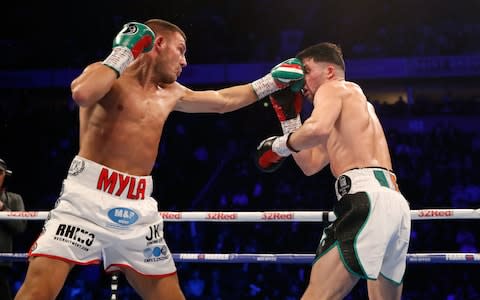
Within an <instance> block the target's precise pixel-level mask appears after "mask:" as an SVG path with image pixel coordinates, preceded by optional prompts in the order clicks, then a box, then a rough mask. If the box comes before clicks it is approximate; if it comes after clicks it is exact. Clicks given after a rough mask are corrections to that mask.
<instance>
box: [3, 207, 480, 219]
mask: <svg viewBox="0 0 480 300" xmlns="http://www.w3.org/2000/svg"><path fill="white" fill-rule="evenodd" d="M48 213H49V212H48V211H1V212H0V220H12V219H14V220H45V219H46V218H47V216H48ZM410 213H411V217H412V220H445V219H453V220H455V219H480V209H452V208H447V209H436V208H433V209H419V210H411V211H410ZM159 214H160V215H161V216H162V217H163V219H164V221H167V222H189V221H196V222H333V221H335V219H336V216H335V214H334V213H333V212H332V211H252V212H245V211H244V212H225V211H205V212H203V211H190V212H173V211H164V212H159Z"/></svg>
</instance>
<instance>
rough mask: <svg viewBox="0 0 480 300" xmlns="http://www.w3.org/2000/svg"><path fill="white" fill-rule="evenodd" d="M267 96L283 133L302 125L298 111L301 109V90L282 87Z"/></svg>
mask: <svg viewBox="0 0 480 300" xmlns="http://www.w3.org/2000/svg"><path fill="white" fill-rule="evenodd" d="M269 98H270V103H272V107H273V109H274V110H275V113H276V115H277V118H278V120H279V121H280V125H281V126H282V130H283V133H284V134H287V133H290V132H293V131H295V130H297V129H298V128H300V126H302V121H301V119H300V112H301V111H302V102H303V95H302V93H301V92H292V91H291V90H290V89H283V90H280V91H277V92H275V93H273V94H271V95H270V97H269Z"/></svg>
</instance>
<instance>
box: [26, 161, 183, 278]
mask: <svg viewBox="0 0 480 300" xmlns="http://www.w3.org/2000/svg"><path fill="white" fill-rule="evenodd" d="M152 189H153V182H152V178H151V176H132V175H129V174H126V173H122V172H118V171H115V170H113V169H110V168H107V167H105V166H102V165H100V164H97V163H95V162H93V161H90V160H87V159H84V158H82V157H79V156H76V157H75V159H74V160H73V162H72V164H71V166H70V169H69V170H68V176H67V178H66V179H65V180H64V182H63V188H62V192H61V194H60V197H59V198H58V200H57V203H56V204H55V208H54V209H53V210H51V211H50V213H49V215H48V218H47V220H46V221H45V225H44V227H43V230H42V233H41V234H40V236H39V238H38V239H37V240H36V241H35V242H34V244H33V245H32V247H31V249H30V252H29V256H46V257H50V258H55V259H60V260H64V261H67V262H70V263H75V264H80V265H86V264H93V263H100V261H101V260H103V264H104V268H105V271H106V272H112V271H115V270H118V269H119V268H123V267H126V268H130V269H132V270H134V271H136V272H138V273H140V274H143V275H148V276H158V277H164V276H169V275H172V274H174V273H175V272H176V268H175V264H174V262H173V258H172V254H171V253H170V250H169V249H168V246H167V244H166V242H165V239H164V238H163V219H162V217H161V216H160V215H159V213H158V206H157V201H155V199H153V198H152V197H151V196H150V195H151V193H152Z"/></svg>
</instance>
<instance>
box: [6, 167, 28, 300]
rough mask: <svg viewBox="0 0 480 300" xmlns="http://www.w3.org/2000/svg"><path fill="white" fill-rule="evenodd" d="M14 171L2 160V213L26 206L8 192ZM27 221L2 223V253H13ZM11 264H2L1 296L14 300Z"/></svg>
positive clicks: (20, 199)
mask: <svg viewBox="0 0 480 300" xmlns="http://www.w3.org/2000/svg"><path fill="white" fill-rule="evenodd" d="M11 175H12V171H11V170H9V169H8V168H7V164H6V163H5V161H4V160H3V159H1V158H0V211H23V210H25V206H24V204H23V198H22V196H20V195H19V194H16V193H12V192H8V191H7V184H6V183H7V179H8V177H10V176H11ZM26 226H27V221H25V220H4V221H2V222H1V223H0V252H3V253H11V252H12V249H13V236H14V235H15V234H18V233H22V232H24V231H25V228H26ZM11 269H12V263H11V262H0V295H2V296H1V297H2V299H4V300H10V299H12V292H11V289H10V286H11V282H10V280H11V279H10V274H11V272H12V270H11Z"/></svg>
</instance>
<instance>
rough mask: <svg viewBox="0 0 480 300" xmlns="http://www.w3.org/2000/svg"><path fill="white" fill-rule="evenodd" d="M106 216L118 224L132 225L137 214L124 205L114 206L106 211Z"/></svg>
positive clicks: (136, 218)
mask: <svg viewBox="0 0 480 300" xmlns="http://www.w3.org/2000/svg"><path fill="white" fill-rule="evenodd" d="M108 217H109V218H110V220H112V221H113V222H115V223H117V224H118V225H120V226H128V225H132V224H134V223H135V222H137V220H138V214H137V213H136V212H135V211H133V210H131V209H130V208H126V207H115V208H112V209H110V210H109V211H108Z"/></svg>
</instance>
